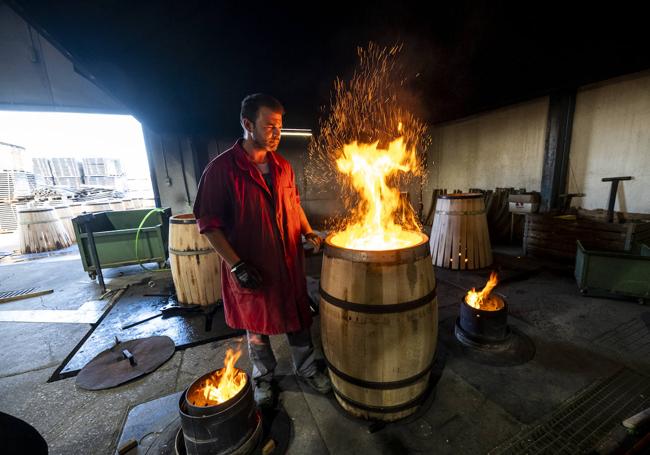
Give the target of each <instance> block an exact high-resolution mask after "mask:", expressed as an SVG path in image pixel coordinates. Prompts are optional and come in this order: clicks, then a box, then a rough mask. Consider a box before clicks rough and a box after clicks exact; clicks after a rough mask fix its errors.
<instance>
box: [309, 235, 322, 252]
mask: <svg viewBox="0 0 650 455" xmlns="http://www.w3.org/2000/svg"><path fill="white" fill-rule="evenodd" d="M305 239H306V240H307V241H308V242H309V243H311V244H312V245H314V254H316V253H318V252H319V251H320V247H321V245H322V244H323V239H322V238H320V237H319V236H318V234H316V233H314V232H308V233H307V234H305Z"/></svg>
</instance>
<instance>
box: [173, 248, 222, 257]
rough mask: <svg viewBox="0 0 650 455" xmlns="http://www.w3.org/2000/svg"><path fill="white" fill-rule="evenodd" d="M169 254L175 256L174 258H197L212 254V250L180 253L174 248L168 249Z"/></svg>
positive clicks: (203, 249) (205, 249) (204, 249)
mask: <svg viewBox="0 0 650 455" xmlns="http://www.w3.org/2000/svg"><path fill="white" fill-rule="evenodd" d="M169 252H170V253H173V254H175V255H176V256H199V255H201V254H210V253H214V250H213V249H212V248H202V249H200V250H189V251H181V250H177V249H174V248H170V249H169Z"/></svg>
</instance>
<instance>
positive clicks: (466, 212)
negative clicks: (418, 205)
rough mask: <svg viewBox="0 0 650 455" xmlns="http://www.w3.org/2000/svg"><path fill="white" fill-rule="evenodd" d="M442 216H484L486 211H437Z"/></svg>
mask: <svg viewBox="0 0 650 455" xmlns="http://www.w3.org/2000/svg"><path fill="white" fill-rule="evenodd" d="M436 214H440V215H484V214H485V210H436Z"/></svg>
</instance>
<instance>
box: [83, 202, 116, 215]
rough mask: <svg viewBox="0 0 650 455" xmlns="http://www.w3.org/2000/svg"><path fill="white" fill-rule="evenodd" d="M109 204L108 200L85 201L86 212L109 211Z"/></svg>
mask: <svg viewBox="0 0 650 455" xmlns="http://www.w3.org/2000/svg"><path fill="white" fill-rule="evenodd" d="M111 210H113V209H111V204H110V203H109V202H108V201H93V202H86V212H88V213H95V212H110V211H111Z"/></svg>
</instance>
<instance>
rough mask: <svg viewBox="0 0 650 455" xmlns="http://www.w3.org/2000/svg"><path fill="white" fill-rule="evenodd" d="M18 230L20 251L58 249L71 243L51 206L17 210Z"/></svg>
mask: <svg viewBox="0 0 650 455" xmlns="http://www.w3.org/2000/svg"><path fill="white" fill-rule="evenodd" d="M18 232H19V234H18V236H19V237H20V252H21V253H41V252H43V251H52V250H60V249H62V248H67V247H69V246H70V245H71V244H72V243H71V240H70V236H69V235H68V233H67V232H66V230H65V227H63V223H62V222H61V220H59V217H58V216H56V212H55V211H54V209H53V208H52V207H33V208H23V209H20V210H18Z"/></svg>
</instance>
